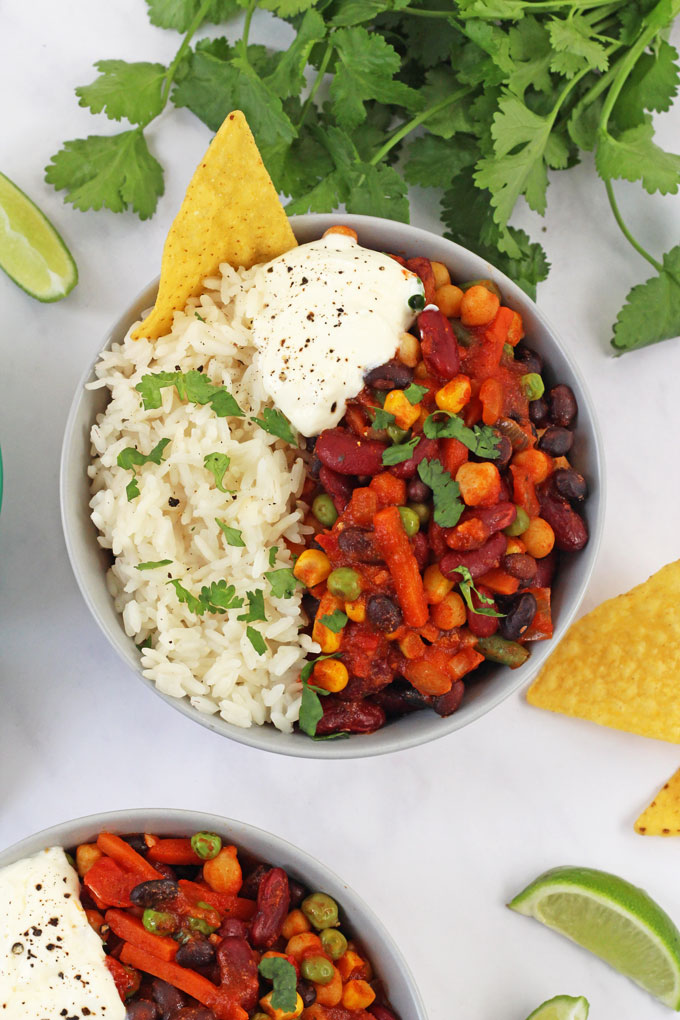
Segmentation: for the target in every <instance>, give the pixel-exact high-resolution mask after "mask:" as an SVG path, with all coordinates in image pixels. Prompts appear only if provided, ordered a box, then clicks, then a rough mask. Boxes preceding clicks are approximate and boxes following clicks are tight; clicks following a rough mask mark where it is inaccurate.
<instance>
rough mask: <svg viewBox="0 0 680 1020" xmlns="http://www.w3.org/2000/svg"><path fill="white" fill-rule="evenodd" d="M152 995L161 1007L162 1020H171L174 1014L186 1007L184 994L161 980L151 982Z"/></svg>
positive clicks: (156, 979) (155, 979)
mask: <svg viewBox="0 0 680 1020" xmlns="http://www.w3.org/2000/svg"><path fill="white" fill-rule="evenodd" d="M151 994H152V995H153V997H154V1000H155V1001H156V1002H157V1003H158V1005H159V1006H160V1010H161V1017H162V1020H169V1018H170V1017H171V1016H172V1015H173V1013H176V1012H177V1010H179V1009H182V1007H183V1006H184V1005H186V999H185V998H184V996H183V995H182V993H181V992H180V991H178V990H177V989H176V988H173V986H172V985H169V984H168V983H167V981H161V979H160V978H154V980H153V981H152V982H151Z"/></svg>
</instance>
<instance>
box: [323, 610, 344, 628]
mask: <svg viewBox="0 0 680 1020" xmlns="http://www.w3.org/2000/svg"><path fill="white" fill-rule="evenodd" d="M348 619H349V617H348V616H347V613H343V612H342V610H341V609H334V610H333V612H332V613H330V614H329V613H327V614H326V615H325V616H322V617H321V623H322V624H323V625H324V627H326V628H327V629H328V630H330V631H332V632H333V634H339V633H340V631H341V630H342V628H343V627H344V626H345V624H346V623H347V621H348Z"/></svg>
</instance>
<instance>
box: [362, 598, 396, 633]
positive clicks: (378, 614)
mask: <svg viewBox="0 0 680 1020" xmlns="http://www.w3.org/2000/svg"><path fill="white" fill-rule="evenodd" d="M366 615H367V616H368V619H369V620H370V622H371V623H372V624H373V626H374V627H375V628H376V630H382V631H384V632H385V633H386V634H390V633H391V632H392V631H393V630H396V629H397V627H401V625H402V623H403V622H404V617H403V615H402V612H401V609H400V608H399V606H398V605H397V603H396V602H395V601H394V600H393V599H391V598H390V597H389V595H371V597H370V598H369V600H368V602H367V604H366Z"/></svg>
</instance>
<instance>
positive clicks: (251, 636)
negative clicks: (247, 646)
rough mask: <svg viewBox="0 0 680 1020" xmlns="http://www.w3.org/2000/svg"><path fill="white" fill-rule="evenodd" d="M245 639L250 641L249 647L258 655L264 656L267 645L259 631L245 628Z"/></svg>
mask: <svg viewBox="0 0 680 1020" xmlns="http://www.w3.org/2000/svg"><path fill="white" fill-rule="evenodd" d="M246 637H247V638H248V640H249V641H250V643H251V645H252V646H253V648H254V649H255V651H256V652H257V654H258V655H264V653H265V652H266V651H267V645H266V643H265V640H264V638H263V637H262V635H261V634H260V632H259V630H255V628H254V627H246Z"/></svg>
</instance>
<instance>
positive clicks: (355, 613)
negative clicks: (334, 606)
mask: <svg viewBox="0 0 680 1020" xmlns="http://www.w3.org/2000/svg"><path fill="white" fill-rule="evenodd" d="M345 613H346V614H347V616H348V617H349V618H350V620H353V621H354V623H363V622H364V620H365V619H366V603H365V602H364V600H363V599H355V601H354V602H345Z"/></svg>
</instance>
